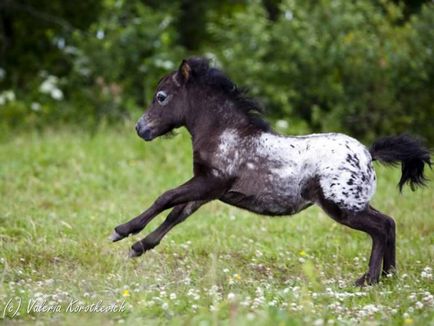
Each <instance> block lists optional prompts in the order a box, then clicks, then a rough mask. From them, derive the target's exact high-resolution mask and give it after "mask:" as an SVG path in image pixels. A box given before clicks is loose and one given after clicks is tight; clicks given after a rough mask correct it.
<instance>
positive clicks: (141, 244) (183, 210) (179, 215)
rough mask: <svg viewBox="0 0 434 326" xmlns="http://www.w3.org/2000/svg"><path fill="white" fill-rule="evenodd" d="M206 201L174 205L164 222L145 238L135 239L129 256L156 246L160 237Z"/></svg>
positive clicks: (140, 253) (135, 255)
mask: <svg viewBox="0 0 434 326" xmlns="http://www.w3.org/2000/svg"><path fill="white" fill-rule="evenodd" d="M205 203H206V201H195V202H189V203H187V204H181V205H178V206H175V208H174V209H173V210H172V211H171V212H170V214H169V215H168V216H167V217H166V219H165V220H164V222H163V223H162V224H160V226H159V227H158V228H156V229H155V230H154V231H153V232H151V233H150V234H149V235H147V236H146V238H144V239H142V240H140V241H137V242H136V243H135V244H134V245H133V246H132V247H131V250H130V253H129V255H128V256H129V257H138V256H140V255H142V254H143V253H144V252H145V251H147V250H150V249H152V248H154V247H155V246H157V245H158V244H159V243H160V241H161V239H162V238H163V237H164V236H165V235H166V234H167V233H168V232H169V231H170V230H171V229H172V228H173V227H174V226H175V225H177V224H179V223H181V222H183V221H185V220H186V219H187V217H189V216H190V215H191V214H193V213H194V212H195V211H196V210H197V209H198V208H199V207H200V206H202V205H203V204H205Z"/></svg>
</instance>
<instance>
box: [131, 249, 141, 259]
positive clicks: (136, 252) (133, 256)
mask: <svg viewBox="0 0 434 326" xmlns="http://www.w3.org/2000/svg"><path fill="white" fill-rule="evenodd" d="M142 254H143V251H136V250H134V248H131V249H130V251H129V252H128V258H135V257H140V256H141V255H142Z"/></svg>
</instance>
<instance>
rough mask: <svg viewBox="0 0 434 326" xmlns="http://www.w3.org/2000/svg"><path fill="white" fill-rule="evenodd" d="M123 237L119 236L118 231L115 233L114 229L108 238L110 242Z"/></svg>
mask: <svg viewBox="0 0 434 326" xmlns="http://www.w3.org/2000/svg"><path fill="white" fill-rule="evenodd" d="M123 238H124V237H123V236H121V235H120V234H119V233H117V232H116V231H113V233H112V234H111V236H110V237H109V240H110V241H112V242H116V241H119V240H122V239H123Z"/></svg>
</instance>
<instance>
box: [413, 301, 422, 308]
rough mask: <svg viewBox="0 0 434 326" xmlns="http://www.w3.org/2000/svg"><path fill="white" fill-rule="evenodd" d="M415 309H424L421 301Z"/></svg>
mask: <svg viewBox="0 0 434 326" xmlns="http://www.w3.org/2000/svg"><path fill="white" fill-rule="evenodd" d="M415 307H416V309H422V308H423V303H422V302H420V301H418V302H416V304H415Z"/></svg>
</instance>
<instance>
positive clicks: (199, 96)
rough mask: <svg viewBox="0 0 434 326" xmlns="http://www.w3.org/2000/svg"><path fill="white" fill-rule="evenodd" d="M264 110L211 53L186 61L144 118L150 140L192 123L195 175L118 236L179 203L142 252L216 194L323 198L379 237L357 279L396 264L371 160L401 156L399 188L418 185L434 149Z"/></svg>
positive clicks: (273, 199)
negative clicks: (289, 129) (282, 130)
mask: <svg viewBox="0 0 434 326" xmlns="http://www.w3.org/2000/svg"><path fill="white" fill-rule="evenodd" d="M257 110H258V106H257V105H256V104H255V102H254V101H253V100H251V99H249V98H248V97H246V96H245V95H244V94H243V92H241V91H239V90H238V89H237V87H236V86H235V85H234V84H233V83H232V82H231V81H230V80H229V79H228V78H227V77H226V76H225V75H224V74H223V73H222V72H221V71H220V70H218V69H216V68H212V67H210V66H209V63H208V61H207V60H206V59H203V58H191V59H188V60H184V61H183V62H182V64H181V66H180V68H179V69H178V70H177V71H174V72H172V73H170V74H169V75H167V76H165V77H164V78H163V79H162V80H161V81H160V83H159V84H158V87H157V90H156V92H155V96H154V99H153V102H152V104H151V105H150V107H149V109H148V110H147V111H146V112H145V113H144V114H143V116H142V117H141V118H140V120H139V121H138V123H137V126H136V129H137V133H138V134H139V136H140V137H142V138H143V139H145V140H146V141H150V140H152V139H154V138H156V137H158V136H161V135H163V134H166V133H168V132H170V131H171V130H173V129H174V128H178V127H181V126H184V127H186V128H187V129H188V131H189V132H190V134H191V138H192V143H193V155H194V157H193V162H194V176H193V177H192V178H191V179H190V180H189V181H187V182H186V183H184V184H183V185H181V186H179V187H177V188H174V189H172V190H169V191H167V192H165V193H164V194H163V195H161V196H160V197H159V198H158V199H157V200H156V201H155V203H154V204H153V205H152V206H151V207H150V208H149V209H147V210H146V211H144V212H143V213H142V214H140V215H139V216H137V217H136V218H134V219H132V220H131V221H129V222H127V223H125V224H121V225H119V226H118V227H116V228H115V231H114V233H113V234H112V236H111V239H112V240H113V241H118V240H121V239H123V238H125V237H128V236H129V235H131V234H135V233H138V232H140V231H141V230H142V229H143V228H144V227H145V226H146V225H147V224H148V223H149V222H150V221H151V220H152V219H153V218H154V217H155V216H156V215H158V214H159V213H161V212H162V211H164V210H166V209H168V208H172V207H173V210H172V211H171V212H170V214H169V215H168V216H167V218H166V220H165V221H164V222H163V223H162V224H161V225H160V226H159V227H158V228H157V229H156V230H155V231H153V232H151V233H150V234H149V235H148V236H147V237H146V238H144V239H143V240H141V241H138V242H136V243H135V244H134V245H133V246H132V249H131V251H130V256H132V257H134V256H140V255H141V254H142V253H144V252H145V251H146V250H149V249H152V248H154V247H155V246H156V245H158V243H159V242H160V240H161V239H162V238H163V236H164V235H165V234H166V233H167V232H168V231H169V230H170V229H171V228H172V227H174V226H175V225H176V224H178V223H180V222H182V221H184V220H185V219H186V218H187V217H188V216H189V215H191V214H192V213H193V212H194V211H196V210H197V209H198V208H199V207H200V206H202V205H204V204H205V203H207V202H209V201H211V200H215V199H218V200H221V201H223V202H225V203H227V204H230V205H234V206H237V207H240V208H244V209H247V210H249V211H252V212H255V213H258V214H264V215H272V216H277V215H292V214H296V213H298V212H300V211H301V210H303V209H305V208H307V207H309V206H311V205H312V204H316V205H318V206H320V207H321V208H322V209H323V210H324V211H325V212H326V213H327V214H328V215H329V216H330V217H331V218H333V219H334V220H336V221H337V222H339V223H341V224H344V225H346V226H348V227H350V228H353V229H357V230H360V231H363V232H366V233H367V234H369V235H370V236H371V237H372V241H373V246H372V252H371V257H370V261H369V269H368V272H367V273H365V274H364V275H363V276H362V277H361V278H359V279H358V280H357V281H356V284H357V285H364V284H366V283H368V284H373V283H376V282H378V280H379V277H380V273H381V266H382V267H383V272H384V273H391V272H393V271H394V269H395V266H396V262H395V222H394V220H393V219H392V218H391V217H389V216H387V215H385V214H383V213H381V212H379V211H377V210H376V209H374V208H373V207H372V206H371V205H370V204H369V201H370V200H371V198H372V196H373V195H374V193H375V187H376V177H375V172H374V169H373V165H372V162H373V161H375V160H378V161H381V162H384V163H387V164H395V163H398V162H400V163H401V164H402V177H401V180H400V182H399V187H400V189H401V188H402V186H403V185H404V184H405V183H409V184H410V186H411V187H412V188H414V186H417V185H423V184H424V181H425V178H424V175H423V170H424V165H430V164H431V162H430V153H429V151H428V150H427V149H426V148H424V147H423V146H422V145H421V144H420V142H419V141H418V140H416V139H414V138H411V137H409V136H396V137H386V138H383V139H380V140H378V141H377V142H375V143H374V144H373V145H372V146H371V148H369V149H368V148H366V147H365V146H364V145H362V144H361V143H359V142H358V141H357V140H355V139H353V138H351V137H349V136H346V135H343V134H336V133H326V134H313V135H307V136H296V137H284V136H280V135H277V134H276V133H274V132H273V131H271V130H270V129H269V128H268V126H267V124H266V123H265V122H264V121H262V120H261V119H260V118H258V116H257V115H254V114H252V112H255V111H257Z"/></svg>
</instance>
